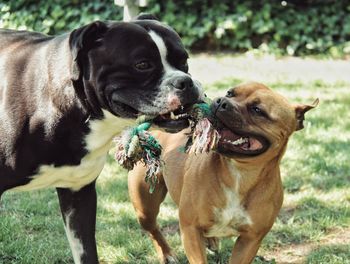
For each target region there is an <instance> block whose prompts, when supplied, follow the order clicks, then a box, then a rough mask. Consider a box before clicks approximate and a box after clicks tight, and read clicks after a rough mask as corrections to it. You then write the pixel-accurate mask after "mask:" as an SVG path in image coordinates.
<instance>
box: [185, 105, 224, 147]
mask: <svg viewBox="0 0 350 264" xmlns="http://www.w3.org/2000/svg"><path fill="white" fill-rule="evenodd" d="M210 104H211V100H210V99H209V98H206V100H205V102H203V103H199V104H195V105H194V106H193V108H192V111H191V113H190V117H191V121H192V123H191V132H190V133H189V134H188V136H189V139H188V141H187V143H186V146H185V152H186V153H188V154H200V153H204V152H209V151H211V150H214V149H216V147H217V144H218V142H219V139H220V135H219V133H218V131H217V130H216V129H215V127H214V125H213V124H214V123H215V122H214V118H213V113H212V112H211V109H210Z"/></svg>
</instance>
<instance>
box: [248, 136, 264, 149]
mask: <svg viewBox="0 0 350 264" xmlns="http://www.w3.org/2000/svg"><path fill="white" fill-rule="evenodd" d="M262 147H263V145H262V144H261V143H260V141H259V140H257V139H255V138H253V137H250V138H249V148H248V150H258V149H261V148H262Z"/></svg>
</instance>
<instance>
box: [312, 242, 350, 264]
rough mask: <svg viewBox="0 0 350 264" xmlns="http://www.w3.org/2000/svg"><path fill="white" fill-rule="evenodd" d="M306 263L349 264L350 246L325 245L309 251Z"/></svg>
mask: <svg viewBox="0 0 350 264" xmlns="http://www.w3.org/2000/svg"><path fill="white" fill-rule="evenodd" d="M306 263H310V264H313V263H339V264H345V263H350V245H326V246H321V247H318V248H317V249H314V250H312V251H311V253H310V254H309V255H308V256H307V259H306Z"/></svg>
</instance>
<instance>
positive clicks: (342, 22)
mask: <svg viewBox="0 0 350 264" xmlns="http://www.w3.org/2000/svg"><path fill="white" fill-rule="evenodd" d="M142 11H144V12H151V13H153V14H155V15H156V16H157V17H158V18H159V19H160V20H162V21H164V22H166V23H168V24H169V25H171V26H172V27H174V28H175V29H176V30H177V31H178V32H179V34H180V35H181V36H182V38H183V40H184V43H185V45H186V46H187V48H190V49H192V50H226V49H229V50H234V51H246V50H250V49H260V50H262V51H266V52H271V53H275V54H289V55H308V54H327V55H332V56H334V57H339V56H344V55H346V54H350V1H349V0H291V1H274V0H262V1H253V0H251V1H244V0H221V1H214V0H204V1H203V0H184V1H172V0H161V1H160V0H149V1H148V6H147V7H146V8H143V9H142ZM122 13H123V11H122V8H121V7H117V6H115V5H114V3H113V0H90V1H88V0H70V1H68V0H53V1H48V0H10V1H5V2H2V3H0V17H1V23H2V27H6V28H20V29H29V30H36V31H41V32H44V33H47V34H58V33H62V32H64V31H69V30H72V29H74V28H76V27H79V26H81V25H84V24H87V23H89V22H91V21H93V20H96V19H101V20H120V19H122Z"/></svg>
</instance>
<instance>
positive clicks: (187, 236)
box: [180, 219, 208, 264]
mask: <svg viewBox="0 0 350 264" xmlns="http://www.w3.org/2000/svg"><path fill="white" fill-rule="evenodd" d="M180 228H181V237H182V243H183V245H184V248H185V252H186V256H187V258H188V261H189V262H190V263H191V264H206V263H208V262H207V256H206V252H205V243H204V239H203V236H202V233H201V231H200V230H199V229H198V228H196V227H195V226H191V225H184V224H181V219H180Z"/></svg>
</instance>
